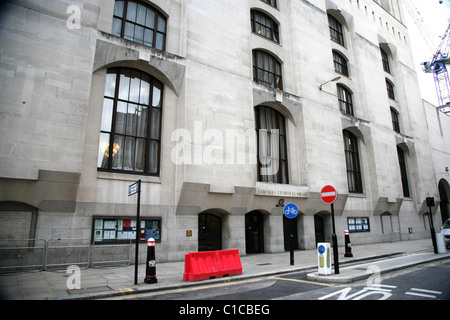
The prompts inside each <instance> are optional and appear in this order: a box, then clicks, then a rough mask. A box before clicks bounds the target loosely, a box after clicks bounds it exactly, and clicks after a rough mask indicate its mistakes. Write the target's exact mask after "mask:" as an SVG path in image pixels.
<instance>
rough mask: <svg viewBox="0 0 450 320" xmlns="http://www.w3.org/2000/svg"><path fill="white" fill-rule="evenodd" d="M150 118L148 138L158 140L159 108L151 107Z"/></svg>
mask: <svg viewBox="0 0 450 320" xmlns="http://www.w3.org/2000/svg"><path fill="white" fill-rule="evenodd" d="M151 116H152V119H151V122H150V139H157V140H159V130H160V126H161V110H160V109H156V108H152V115H151Z"/></svg>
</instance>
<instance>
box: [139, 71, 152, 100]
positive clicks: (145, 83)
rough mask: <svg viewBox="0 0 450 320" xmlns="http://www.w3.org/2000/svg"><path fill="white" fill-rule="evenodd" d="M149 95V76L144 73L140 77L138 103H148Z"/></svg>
mask: <svg viewBox="0 0 450 320" xmlns="http://www.w3.org/2000/svg"><path fill="white" fill-rule="evenodd" d="M149 97H150V78H149V77H148V76H146V75H142V77H141V89H140V93H139V103H141V104H145V105H148V104H149Z"/></svg>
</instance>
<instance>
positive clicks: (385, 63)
mask: <svg viewBox="0 0 450 320" xmlns="http://www.w3.org/2000/svg"><path fill="white" fill-rule="evenodd" d="M380 51H381V60H382V61H383V69H384V71H386V72H387V73H391V68H390V67H389V57H388V54H387V53H386V51H384V50H383V49H381V48H380Z"/></svg>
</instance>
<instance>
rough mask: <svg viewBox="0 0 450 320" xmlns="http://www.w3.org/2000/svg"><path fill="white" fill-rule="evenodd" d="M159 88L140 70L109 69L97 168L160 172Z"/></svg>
mask: <svg viewBox="0 0 450 320" xmlns="http://www.w3.org/2000/svg"><path fill="white" fill-rule="evenodd" d="M162 90H163V85H162V83H160V82H159V81H158V80H156V79H155V78H153V77H152V76H150V75H148V74H146V73H144V72H141V71H139V70H135V69H127V68H114V69H109V70H108V73H107V75H106V85H105V95H104V99H103V115H102V122H101V129H100V144H99V150H98V163H97V167H98V168H99V169H104V170H110V171H119V172H125V173H130V172H131V173H142V174H149V175H158V174H159V156H160V145H161V107H162Z"/></svg>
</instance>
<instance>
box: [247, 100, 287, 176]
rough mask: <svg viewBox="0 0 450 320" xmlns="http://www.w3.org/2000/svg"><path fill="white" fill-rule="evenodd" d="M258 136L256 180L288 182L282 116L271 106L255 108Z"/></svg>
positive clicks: (283, 120) (284, 126)
mask: <svg viewBox="0 0 450 320" xmlns="http://www.w3.org/2000/svg"><path fill="white" fill-rule="evenodd" d="M255 119H256V130H257V138H258V181H262V182H272V183H284V184H287V183H289V177H288V158H287V146H286V125H285V118H284V116H283V115H282V114H281V113H279V112H278V111H276V110H275V109H273V108H270V107H266V106H259V107H256V108H255Z"/></svg>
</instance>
